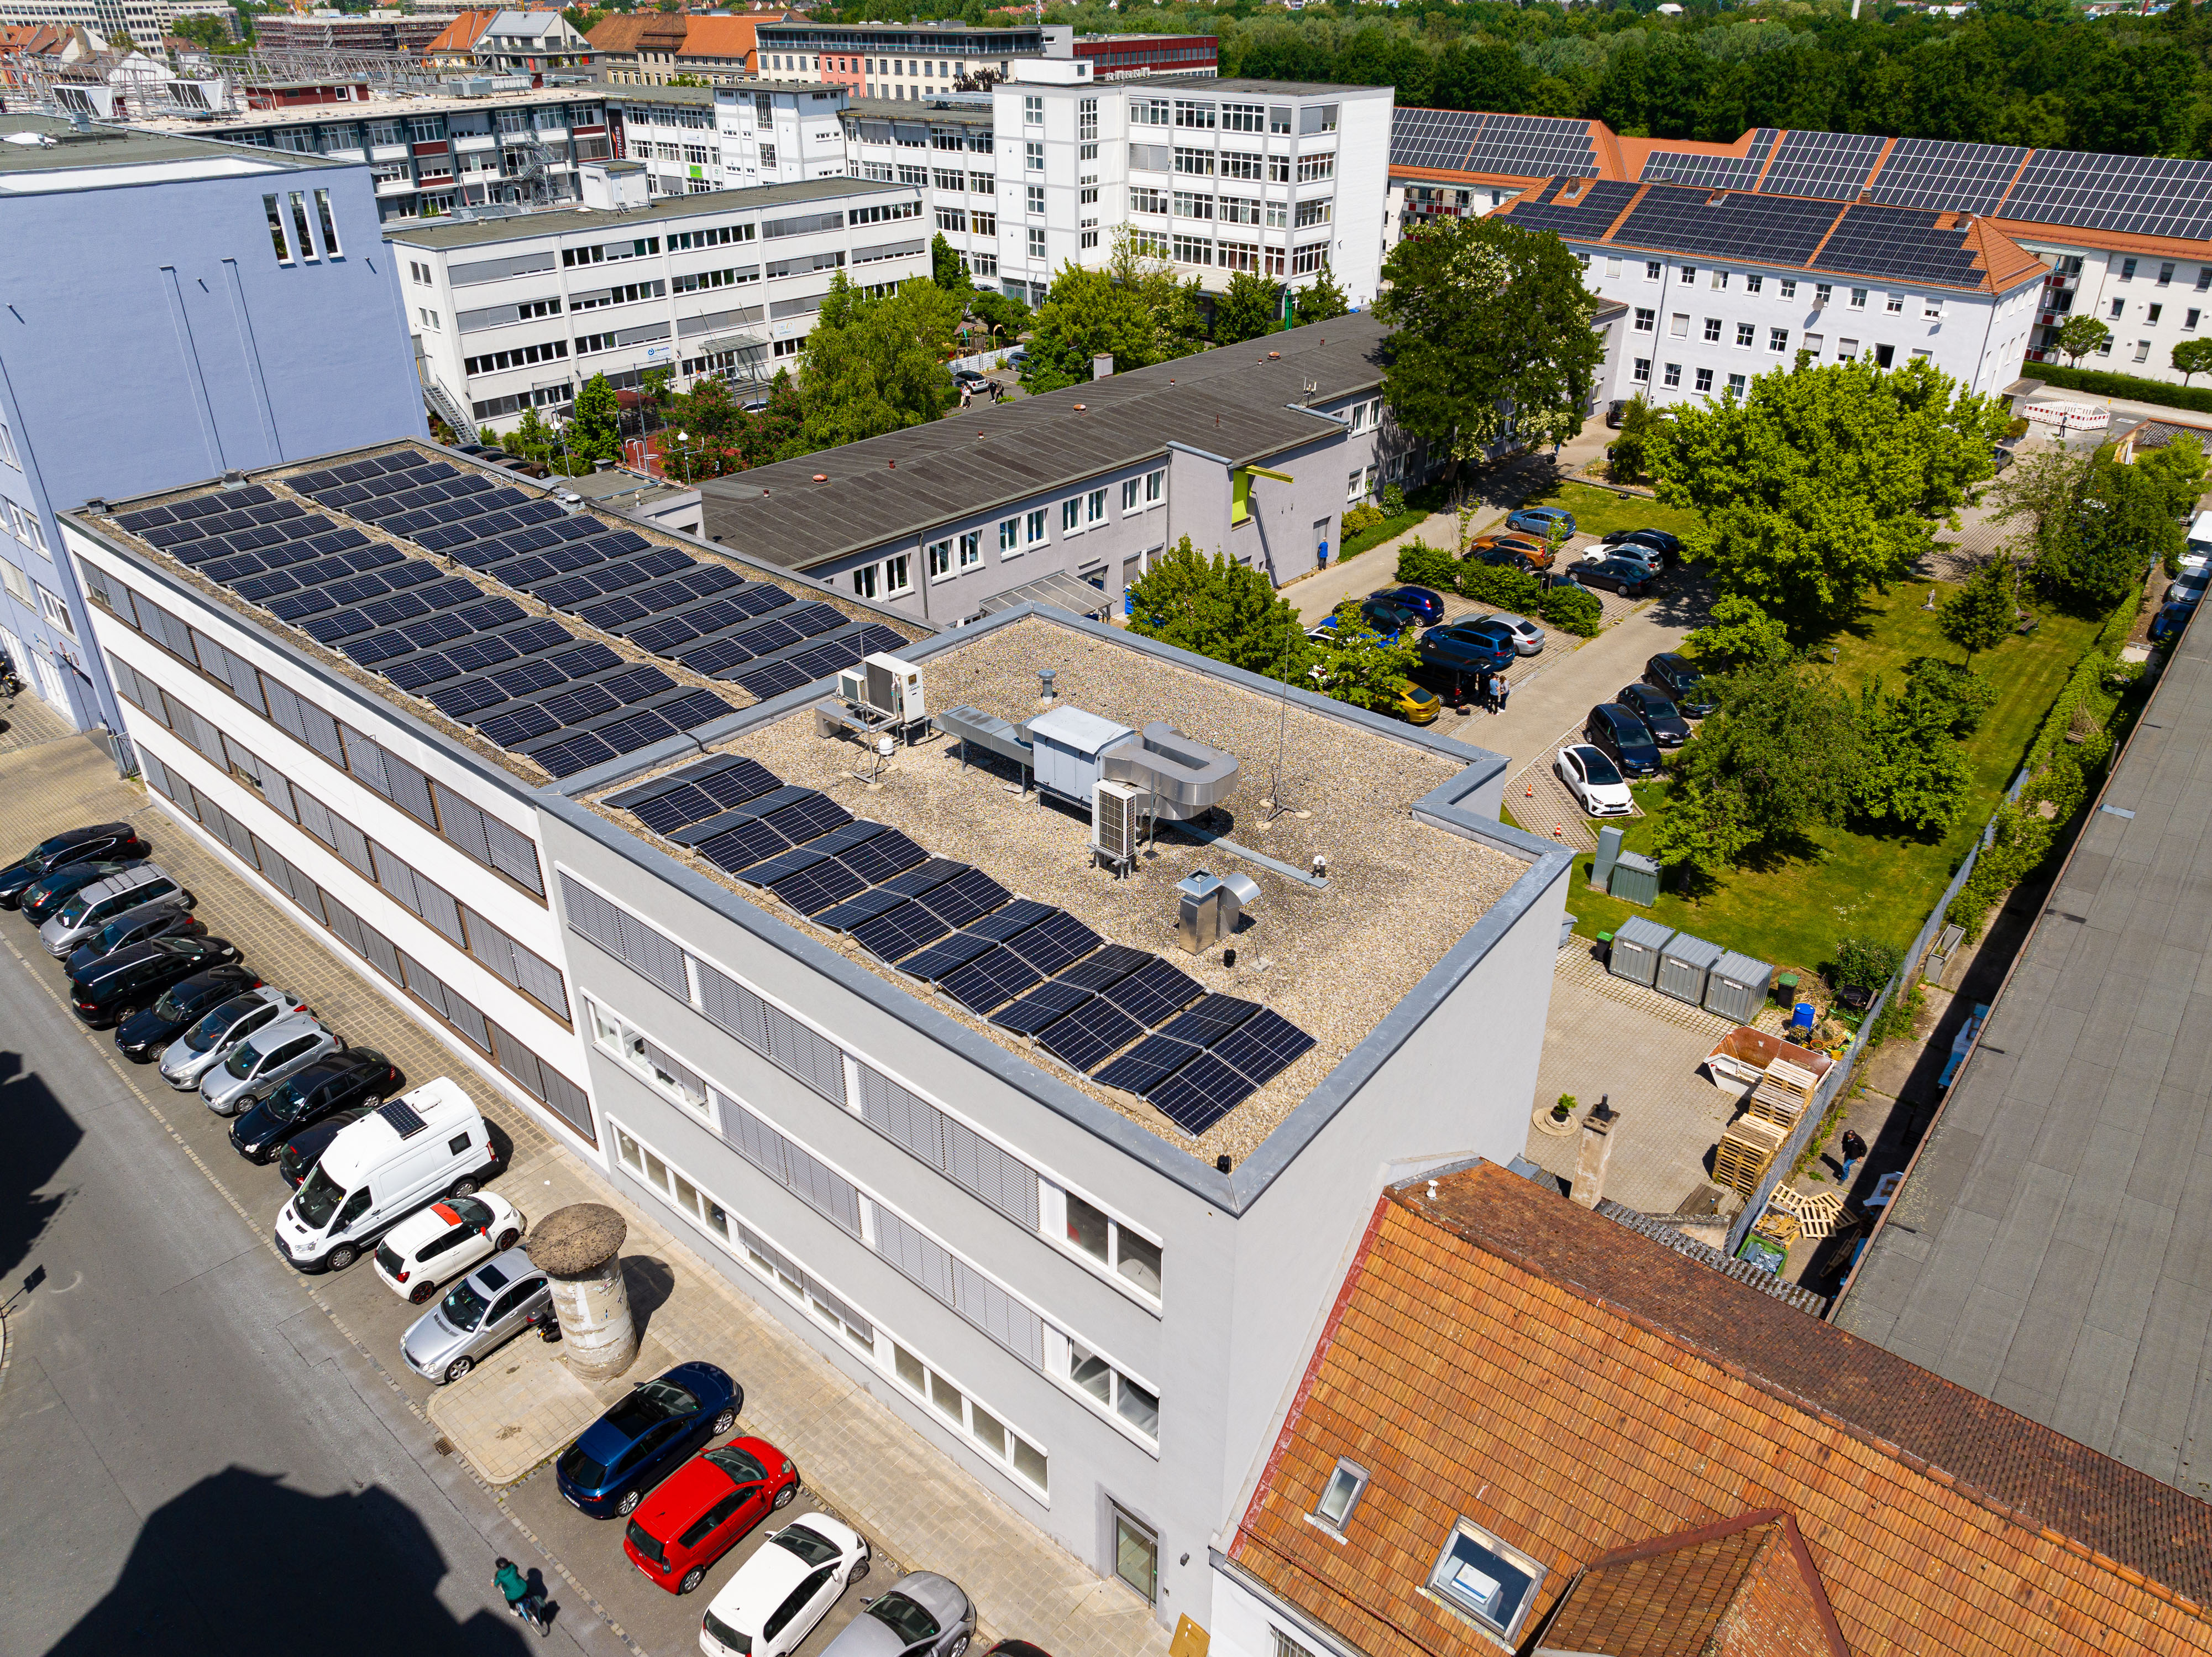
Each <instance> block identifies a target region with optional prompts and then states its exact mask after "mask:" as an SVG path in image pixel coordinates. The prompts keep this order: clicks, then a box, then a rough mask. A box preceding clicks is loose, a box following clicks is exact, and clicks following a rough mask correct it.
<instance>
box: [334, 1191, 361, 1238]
mask: <svg viewBox="0 0 2212 1657" xmlns="http://www.w3.org/2000/svg"><path fill="white" fill-rule="evenodd" d="M368 1199H369V1188H368V1186H367V1185H363V1186H362V1188H361V1189H360V1190H359V1191H356V1192H355V1193H354V1194H353V1195H352V1196H350V1197H347V1198H346V1200H345V1206H344V1207H343V1208H342V1209H339V1210H338V1217H337V1219H336V1220H333V1221H331V1236H333V1237H343V1236H344V1235H345V1234H346V1233H347V1232H349V1231H350V1230H352V1229H353V1228H354V1225H355V1224H356V1221H359V1220H360V1219H361V1217H362V1215H365V1214H367V1213H368Z"/></svg>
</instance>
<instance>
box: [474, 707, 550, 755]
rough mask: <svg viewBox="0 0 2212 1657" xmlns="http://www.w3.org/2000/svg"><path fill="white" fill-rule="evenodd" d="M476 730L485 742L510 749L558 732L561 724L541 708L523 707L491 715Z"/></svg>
mask: <svg viewBox="0 0 2212 1657" xmlns="http://www.w3.org/2000/svg"><path fill="white" fill-rule="evenodd" d="M560 728H561V722H560V721H559V720H557V719H556V718H554V717H553V716H552V715H551V714H550V713H548V712H546V710H544V709H543V708H541V707H536V706H524V707H520V708H516V709H514V710H512V711H511V712H507V713H501V714H493V715H491V716H489V717H488V718H486V719H484V720H483V721H482V722H480V723H479V724H478V725H477V729H478V730H480V731H482V732H483V736H484V740H485V741H487V742H496V743H498V744H499V746H501V747H502V748H512V747H517V746H520V745H521V744H523V743H525V742H527V741H530V740H532V738H535V737H540V736H544V735H546V734H548V733H550V732H552V731H557V730H559V729H560Z"/></svg>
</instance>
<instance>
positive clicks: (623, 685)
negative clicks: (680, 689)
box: [599, 662, 676, 702]
mask: <svg viewBox="0 0 2212 1657" xmlns="http://www.w3.org/2000/svg"><path fill="white" fill-rule="evenodd" d="M599 683H600V684H602V685H605V686H606V687H607V689H609V690H610V691H613V692H614V693H615V695H616V696H617V697H618V698H620V699H621V700H623V701H624V702H642V701H644V700H645V698H647V697H649V696H658V695H659V694H660V692H661V691H667V690H673V689H674V688H675V685H676V681H675V680H674V679H671V678H669V676H668V675H667V674H666V673H664V672H662V671H661V669H659V668H658V667H653V665H652V664H651V663H649V662H641V663H639V664H638V665H637V666H636V667H632V668H630V669H629V671H627V672H626V673H615V674H611V675H610V676H609V677H608V678H605V679H601V680H600V681H599Z"/></svg>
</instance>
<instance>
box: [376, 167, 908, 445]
mask: <svg viewBox="0 0 2212 1657" xmlns="http://www.w3.org/2000/svg"><path fill="white" fill-rule="evenodd" d="M584 187H585V201H586V205H585V206H584V207H582V208H580V209H578V210H573V211H568V212H547V213H531V214H524V215H520V216H516V217H512V218H495V219H479V220H475V221H471V222H463V223H447V224H439V225H421V226H410V227H408V228H404V229H399V230H394V231H392V232H391V233H390V235H389V236H388V240H389V241H391V243H392V258H393V260H394V262H395V264H396V265H398V271H399V276H400V279H401V294H402V297H403V298H404V301H405V302H406V307H407V318H408V326H409V328H410V331H411V332H413V333H414V334H415V336H416V341H417V344H418V348H419V350H420V353H421V356H422V360H423V363H424V367H425V370H426V372H427V373H428V375H430V376H431V379H432V381H433V382H434V383H435V385H436V386H437V387H441V389H442V390H443V392H444V393H445V394H446V396H447V398H449V399H452V400H453V402H454V403H455V404H456V405H458V406H459V408H460V409H461V410H462V411H464V412H465V414H466V416H467V417H468V420H469V422H470V423H492V424H496V425H499V426H502V427H503V426H507V425H509V424H511V423H513V421H515V420H516V419H518V418H520V416H521V414H522V411H524V410H525V409H528V408H532V407H538V408H545V409H549V410H550V411H554V412H555V413H558V412H559V411H562V410H564V409H566V408H567V406H568V405H569V404H570V403H571V402H572V401H573V400H574V397H575V394H576V389H577V387H579V386H580V385H581V384H582V383H583V381H586V380H587V379H589V378H590V377H591V376H592V375H598V374H604V375H606V376H607V379H608V381H610V383H611V384H612V385H614V386H616V387H618V388H619V387H635V386H636V385H637V384H638V383H639V381H640V380H641V377H642V375H644V373H645V371H646V370H647V369H672V370H674V371H675V373H676V375H677V376H678V380H677V383H678V385H679V386H681V385H684V384H685V383H688V382H689V381H691V380H692V379H695V378H696V377H698V376H699V375H710V374H711V375H721V376H723V377H725V378H732V379H753V378H765V377H767V376H768V375H771V374H773V372H774V370H775V367H776V366H777V364H778V363H780V362H782V361H783V360H784V359H786V358H789V357H794V356H797V355H798V353H799V347H800V346H801V344H803V343H804V342H805V338H806V335H807V334H808V333H809V332H811V330H812V328H813V326H814V318H815V315H816V314H817V312H819V311H820V310H821V308H822V297H823V295H824V294H826V293H827V292H829V283H830V281H831V278H832V277H833V276H834V275H835V273H836V271H841V270H842V271H847V272H848V275H849V276H850V277H851V278H852V280H853V281H854V283H856V284H858V285H860V286H861V287H864V288H878V287H883V286H887V285H891V284H896V283H900V282H902V281H904V280H906V279H907V278H908V277H915V276H927V274H928V273H929V237H928V235H927V230H926V229H925V228H924V223H923V217H922V206H921V195H920V192H917V191H915V189H914V188H912V187H911V186H901V185H880V184H872V183H869V182H866V181H865V180H854V179H822V180H814V181H812V182H810V183H805V184H785V185H769V186H758V187H756V188H753V189H749V190H723V191H715V192H709V193H706V194H702V195H696V196H690V195H686V196H672V197H663V198H660V199H659V200H657V201H655V200H649V199H648V198H647V196H646V194H645V190H644V178H643V174H642V171H641V168H640V166H639V164H638V163H637V162H635V161H603V162H597V163H592V164H588V165H586V167H585V168H584ZM448 418H449V419H450V418H451V416H450V415H449V416H448Z"/></svg>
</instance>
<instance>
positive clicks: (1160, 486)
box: [1145, 467, 1168, 507]
mask: <svg viewBox="0 0 2212 1657" xmlns="http://www.w3.org/2000/svg"><path fill="white" fill-rule="evenodd" d="M1167 483H1168V474H1167V471H1166V469H1165V468H1164V467H1163V468H1162V469H1161V470H1159V471H1158V472H1146V474H1145V504H1146V506H1148V507H1152V506H1158V504H1159V503H1160V502H1161V501H1162V500H1164V499H1165V498H1166V495H1167Z"/></svg>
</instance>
